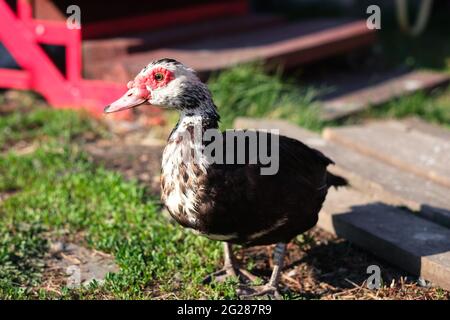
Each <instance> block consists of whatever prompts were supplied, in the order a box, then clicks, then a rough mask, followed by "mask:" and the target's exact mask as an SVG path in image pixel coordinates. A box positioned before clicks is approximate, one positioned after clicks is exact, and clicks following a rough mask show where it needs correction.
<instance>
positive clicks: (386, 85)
mask: <svg viewBox="0 0 450 320" xmlns="http://www.w3.org/2000/svg"><path fill="white" fill-rule="evenodd" d="M449 80H450V75H448V74H445V73H439V72H432V71H410V72H406V73H398V72H387V73H381V74H377V75H371V76H370V77H369V76H367V75H360V74H357V75H352V76H349V77H345V78H344V79H339V83H338V84H333V83H330V84H329V85H331V86H333V85H334V87H337V88H338V92H337V93H332V94H331V95H329V96H328V97H324V99H323V100H322V101H321V102H322V118H323V119H324V120H335V119H340V118H344V117H347V116H350V115H352V114H355V113H358V112H361V111H363V110H365V109H368V108H369V107H372V106H378V105H381V104H383V103H386V102H389V101H391V100H393V99H395V98H399V97H402V96H406V95H410V94H412V93H415V92H418V91H423V90H431V89H434V88H436V87H438V86H443V85H446V84H448V82H449Z"/></svg>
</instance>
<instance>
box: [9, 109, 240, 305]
mask: <svg viewBox="0 0 450 320" xmlns="http://www.w3.org/2000/svg"><path fill="white" fill-rule="evenodd" d="M35 112H41V111H35ZM47 112H49V113H56V114H58V115H52V116H51V117H49V118H48V121H47V124H46V126H49V127H52V126H57V124H56V123H52V122H53V121H69V122H70V123H71V125H72V126H71V128H72V129H73V132H77V131H83V130H85V128H86V127H88V126H89V124H88V123H86V122H85V121H86V120H84V118H83V117H80V116H79V115H77V114H76V113H72V114H69V113H67V112H65V111H64V112H62V111H49V110H47ZM32 113H33V112H32ZM34 116H35V115H33V114H30V115H29V117H31V118H32V117H34ZM65 117H67V118H65ZM63 118H65V119H63ZM9 119H14V117H10V118H9ZM20 125H21V124H20ZM31 130H32V129H31ZM25 131H26V129H25ZM22 133H23V134H25V132H22ZM63 134H64V133H63ZM25 135H26V136H29V135H28V133H27V134H25ZM64 135H65V134H64ZM71 137H73V136H71ZM40 138H42V137H41V136H39V137H38V140H39V141H45V142H41V144H40V146H39V148H38V149H37V150H36V151H35V152H34V153H32V154H27V155H21V156H19V155H16V154H14V153H11V152H10V153H6V154H2V155H1V156H0V164H1V165H0V179H1V180H0V181H2V183H1V184H0V192H4V191H11V190H14V191H15V192H16V193H14V194H13V195H12V196H11V197H9V198H7V199H6V200H4V201H3V202H2V203H1V204H0V298H2V299H5V298H6V299H12V298H19V299H24V298H81V299H88V298H101V297H104V298H119V299H130V298H134V299H143V298H152V297H158V296H161V295H164V294H169V295H167V297H166V298H169V299H170V298H200V297H209V298H231V297H233V296H234V292H233V290H232V284H231V283H228V284H223V285H218V286H215V287H211V286H202V285H201V279H202V278H203V277H204V276H205V275H207V274H208V273H209V272H212V271H213V270H214V269H215V268H216V265H217V263H218V260H219V259H220V256H221V250H220V245H219V244H217V243H214V242H212V241H208V240H206V239H204V238H202V237H198V236H196V235H193V234H191V233H190V232H188V231H186V230H184V229H182V228H181V227H179V226H177V225H175V224H172V223H169V221H168V220H167V219H166V218H165V217H164V216H163V215H162V214H161V213H160V210H159V204H158V202H157V201H155V200H154V199H152V198H150V197H149V196H148V195H147V193H146V192H145V189H144V188H142V187H141V186H139V185H138V184H137V183H136V182H134V181H125V180H124V179H123V178H122V177H121V176H120V175H119V174H117V173H114V172H110V171H107V170H105V169H103V168H101V167H96V166H94V165H93V164H92V163H91V162H89V160H88V159H87V157H86V156H85V155H84V154H83V152H82V151H80V150H79V148H78V147H77V145H76V144H75V141H74V140H73V139H70V140H65V142H64V143H62V142H61V141H62V140H60V139H59V138H60V137H58V135H55V136H54V137H53V139H51V138H48V137H47V139H40ZM80 234H82V235H83V239H84V240H83V245H85V246H88V247H92V248H95V249H97V250H101V251H104V252H107V253H111V254H113V255H114V256H115V259H116V262H117V264H118V265H119V266H120V272H119V273H117V274H114V275H110V276H108V277H107V279H106V281H105V283H104V284H103V285H102V286H99V285H96V284H93V285H91V286H90V287H89V288H82V289H68V288H64V289H63V290H62V295H60V296H58V295H55V294H54V293H49V292H46V291H45V290H43V289H41V288H40V285H41V282H42V275H43V272H44V261H45V257H46V255H47V251H48V246H49V239H59V238H61V237H64V238H68V239H69V240H70V239H72V240H73V241H76V239H78V238H79V237H77V236H76V235H80Z"/></svg>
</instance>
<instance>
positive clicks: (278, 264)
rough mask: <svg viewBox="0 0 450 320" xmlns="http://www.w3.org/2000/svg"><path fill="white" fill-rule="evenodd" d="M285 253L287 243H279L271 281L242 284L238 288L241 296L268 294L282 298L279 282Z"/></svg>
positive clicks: (246, 297) (271, 296) (252, 296)
mask: <svg viewBox="0 0 450 320" xmlns="http://www.w3.org/2000/svg"><path fill="white" fill-rule="evenodd" d="M285 254H286V244H285V243H278V244H277V245H276V247H275V252H274V267H273V270H272V275H271V277H270V280H269V282H268V283H267V284H265V285H262V286H241V287H240V288H239V289H238V295H239V297H240V298H242V299H249V298H254V297H260V296H266V295H267V296H269V297H270V298H274V299H281V295H280V293H279V292H278V282H279V280H280V275H281V270H282V269H283V261H284V256H285Z"/></svg>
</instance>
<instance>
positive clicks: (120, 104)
mask: <svg viewBox="0 0 450 320" xmlns="http://www.w3.org/2000/svg"><path fill="white" fill-rule="evenodd" d="M147 101H148V97H147V98H146V97H144V95H143V94H142V91H141V90H139V89H138V88H130V89H129V90H128V91H127V93H125V94H124V95H123V96H122V97H121V98H119V99H118V100H116V101H114V102H113V103H111V104H110V105H109V106H107V107H105V109H104V110H103V112H104V113H113V112H118V111H122V110H126V109H130V108H134V107H137V106H140V105H141V104H144V103H146V102H147Z"/></svg>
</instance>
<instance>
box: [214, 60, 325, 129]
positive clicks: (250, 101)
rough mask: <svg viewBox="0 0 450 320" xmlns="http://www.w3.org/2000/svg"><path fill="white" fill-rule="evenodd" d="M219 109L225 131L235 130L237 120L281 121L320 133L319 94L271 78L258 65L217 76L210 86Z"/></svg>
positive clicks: (290, 82) (250, 65) (279, 74)
mask: <svg viewBox="0 0 450 320" xmlns="http://www.w3.org/2000/svg"><path fill="white" fill-rule="evenodd" d="M208 85H209V88H210V89H211V92H212V94H213V98H214V101H215V103H216V105H217V106H218V108H219V112H220V115H221V123H222V128H223V129H225V128H232V127H233V121H234V120H235V119H236V118H237V117H244V116H245V117H267V118H282V119H287V120H290V121H292V122H293V123H296V124H298V125H300V126H303V127H306V128H309V129H311V130H320V129H321V128H323V126H324V125H325V122H323V121H321V120H320V119H319V116H318V115H319V114H318V111H319V110H318V105H317V104H316V103H314V98H315V97H316V91H315V90H314V89H312V88H302V87H300V86H299V85H298V84H296V83H294V81H292V80H289V79H283V77H282V75H281V73H280V72H277V73H275V74H272V75H269V74H267V73H266V72H264V70H263V68H262V67H261V65H259V64H247V65H241V66H238V67H235V68H232V69H230V70H227V71H223V72H221V73H219V74H216V75H215V76H213V77H212V79H211V80H210V81H209V83H208Z"/></svg>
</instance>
